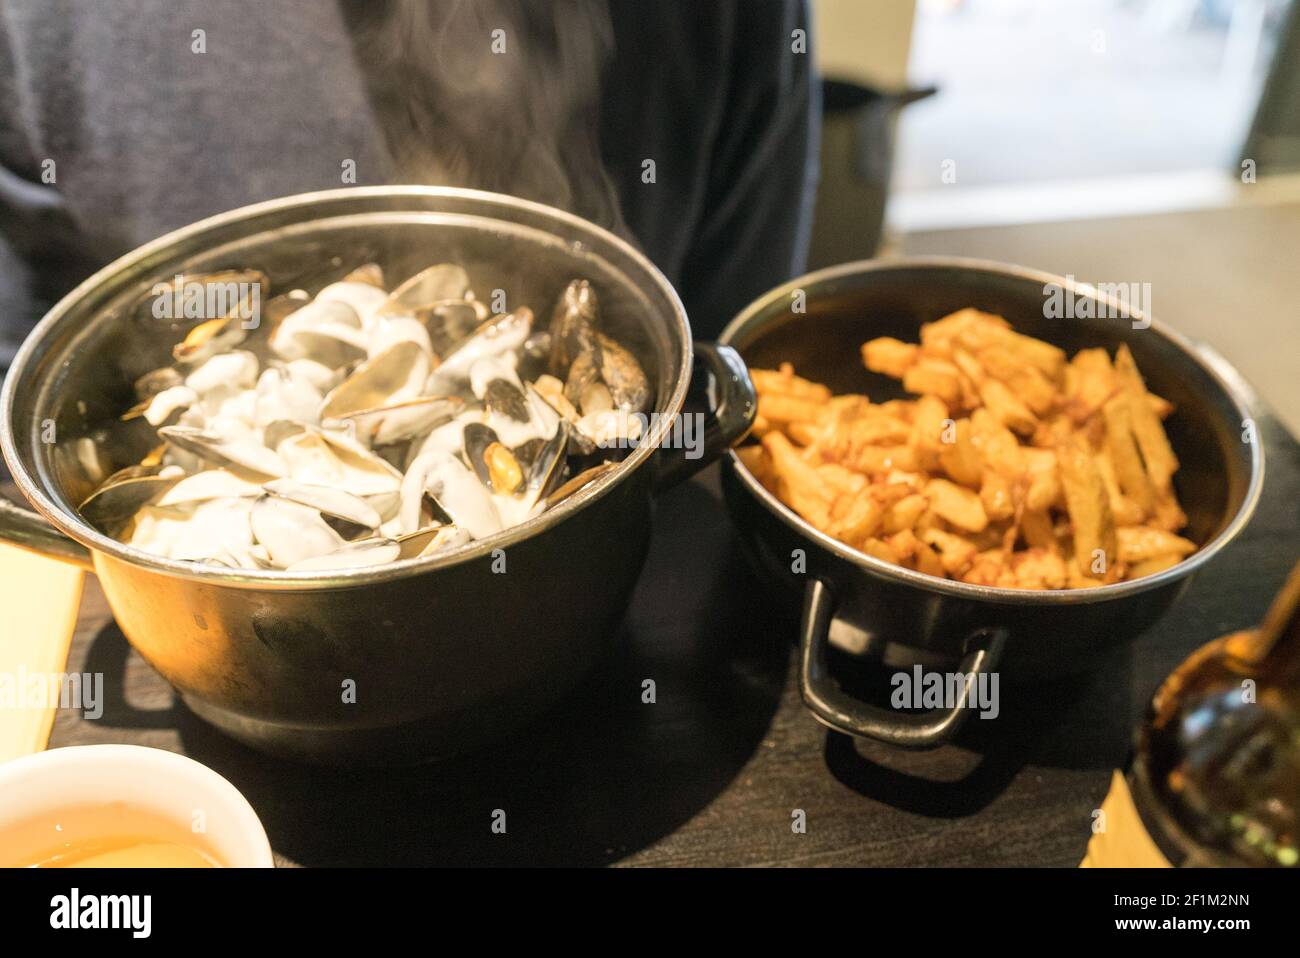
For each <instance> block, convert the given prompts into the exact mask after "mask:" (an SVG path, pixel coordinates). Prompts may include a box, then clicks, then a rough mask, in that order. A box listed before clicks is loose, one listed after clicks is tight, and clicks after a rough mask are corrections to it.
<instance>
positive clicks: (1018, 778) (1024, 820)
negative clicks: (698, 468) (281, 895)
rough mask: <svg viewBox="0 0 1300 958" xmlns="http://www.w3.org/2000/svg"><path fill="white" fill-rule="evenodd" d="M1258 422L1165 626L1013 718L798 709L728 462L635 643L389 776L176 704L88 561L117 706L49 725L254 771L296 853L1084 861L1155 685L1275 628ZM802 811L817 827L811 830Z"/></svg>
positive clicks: (1299, 496) (1279, 551)
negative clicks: (954, 736) (736, 518)
mask: <svg viewBox="0 0 1300 958" xmlns="http://www.w3.org/2000/svg"><path fill="white" fill-rule="evenodd" d="M1262 433H1263V436H1264V438H1265V443H1266V449H1267V456H1268V469H1267V481H1266V484H1265V489H1264V498H1263V501H1262V502H1261V504H1260V508H1259V511H1258V513H1257V514H1256V516H1255V519H1254V521H1253V522H1252V523H1251V525H1250V527H1249V528H1248V529H1247V530H1246V532H1245V533H1244V534H1243V535H1242V536H1241V537H1240V539H1239V540H1238V541H1237V542H1236V543H1234V544H1233V546H1232V547H1231V548H1229V549H1228V550H1227V551H1226V552H1225V553H1224V554H1223V555H1221V556H1220V557H1219V558H1218V559H1216V560H1215V561H1214V562H1213V563H1212V564H1211V565H1210V566H1209V567H1208V568H1206V569H1205V570H1204V571H1203V572H1202V573H1201V574H1200V576H1199V577H1198V578H1197V580H1196V581H1195V583H1194V584H1193V585H1192V587H1191V589H1190V590H1189V591H1188V593H1187V594H1186V595H1185V596H1184V598H1183V599H1182V600H1181V601H1180V602H1179V603H1178V605H1177V606H1176V607H1175V608H1174V609H1173V611H1171V612H1170V613H1169V614H1168V615H1167V616H1166V617H1165V619H1164V620H1163V621H1162V622H1160V623H1159V624H1158V625H1157V626H1156V627H1155V628H1154V629H1152V630H1151V631H1150V632H1149V633H1147V634H1146V635H1145V636H1143V637H1142V638H1141V639H1139V640H1138V642H1137V643H1136V645H1135V646H1133V647H1131V648H1130V649H1128V650H1126V651H1124V652H1123V653H1122V654H1120V655H1119V657H1117V658H1113V659H1111V660H1109V661H1106V662H1104V663H1102V666H1101V669H1100V670H1099V671H1098V672H1097V673H1096V674H1094V675H1093V676H1092V677H1090V678H1087V679H1083V680H1076V681H1072V682H1066V683H1056V684H1052V685H1048V686H1035V687H1011V688H1007V687H1005V686H1004V687H1003V688H1002V690H1001V693H1002V694H1001V715H1000V717H999V718H998V719H996V720H995V721H991V722H990V721H971V722H969V723H967V726H966V728H965V730H964V731H963V733H962V734H961V736H960V737H959V738H958V740H957V742H956V743H955V744H953V745H949V746H945V747H942V748H939V749H937V750H934V751H930V752H911V753H908V752H900V751H896V750H892V749H889V748H886V747H883V746H876V745H872V744H865V743H860V742H854V741H852V740H850V739H848V738H846V737H845V736H842V735H838V734H833V733H828V732H827V731H826V730H825V729H823V728H822V727H821V726H820V725H818V724H817V723H816V722H815V721H813V719H812V718H811V717H810V716H809V715H808V713H807V712H805V711H804V709H803V707H802V706H801V705H800V702H799V697H798V693H797V691H796V689H795V685H794V670H793V668H792V655H793V648H792V644H791V639H792V636H793V634H794V629H795V622H794V620H793V618H792V611H791V610H790V609H788V608H782V607H778V606H777V605H775V604H774V600H772V599H771V598H770V597H769V596H767V595H766V594H765V590H763V588H762V587H761V586H760V585H759V584H758V582H757V581H756V580H755V578H754V577H753V575H752V574H751V572H750V571H749V569H748V568H747V566H746V564H745V560H744V558H743V556H742V555H741V554H740V551H739V549H738V547H737V543H736V539H735V536H734V535H733V532H732V530H731V527H730V525H729V522H728V519H727V516H726V514H725V512H724V510H723V508H722V505H721V502H720V498H719V494H718V489H717V479H716V471H713V470H711V471H709V472H707V473H705V474H703V475H702V476H701V477H699V478H698V479H696V480H695V481H693V482H691V483H688V484H687V485H685V486H683V487H681V488H679V489H677V490H675V491H674V492H673V493H672V494H670V495H668V496H666V497H664V498H663V499H662V500H660V503H659V513H658V518H657V525H656V532H655V538H654V543H653V546H652V549H651V554H650V559H649V562H648V565H647V567H646V570H645V574H644V576H643V578H642V580H641V584H640V586H639V588H638V590H637V592H636V593H635V595H634V597H633V600H632V603H631V605H630V607H629V609H628V614H627V617H626V619H625V621H624V624H623V626H622V636H621V638H622V648H621V651H620V653H619V655H617V656H616V657H614V658H613V659H612V660H611V661H608V662H606V663H603V664H602V665H601V666H600V667H598V669H597V670H596V672H595V673H594V674H593V675H592V676H591V678H590V679H589V680H588V681H587V682H585V684H584V685H583V686H582V688H581V689H580V690H579V691H578V692H577V693H576V694H575V695H573V696H572V698H571V699H570V700H569V701H568V702H567V703H566V705H565V706H564V707H562V708H560V709H558V710H557V711H555V712H554V713H552V714H551V715H549V716H548V717H546V718H545V719H543V720H542V721H540V722H538V723H536V724H534V725H533V726H532V727H530V728H529V729H528V730H527V731H525V732H523V733H521V734H519V735H517V736H516V737H515V738H513V739H512V740H510V741H508V742H505V743H502V744H501V745H499V746H496V747H494V748H492V749H489V750H487V751H483V752H480V753H477V754H474V755H470V756H466V757H464V758H461V759H456V760H453V761H449V762H445V763H442V764H438V765H431V766H426V767H422V768H415V769H400V770H379V771H375V770H366V771H345V772H339V771H325V770H319V769H311V768H303V767H299V766H295V765H292V764H286V763H284V762H278V761H274V760H271V759H268V758H264V757H262V756H261V755H258V754H257V753H255V752H252V751H250V750H248V749H246V748H244V747H243V746H241V745H239V744H237V743H235V742H233V741H231V740H229V739H227V738H225V737H224V736H222V735H221V734H220V733H218V732H216V731H215V730H213V729H211V728H210V727H208V726H207V725H205V724H204V723H203V722H202V721H201V720H199V719H198V718H196V717H195V716H194V715H193V714H191V713H190V712H189V711H188V710H187V709H186V708H185V707H184V706H183V705H182V704H180V703H179V701H178V700H177V699H176V698H175V697H174V695H173V693H172V691H171V689H170V687H169V686H168V685H167V684H166V683H165V682H163V680H162V679H161V678H160V677H159V676H158V675H157V674H156V673H154V672H153V670H152V669H151V668H150V667H149V666H148V665H146V664H145V663H144V662H143V661H142V660H141V659H140V658H139V657H138V656H137V655H136V654H135V653H134V652H133V651H131V650H130V648H129V646H128V645H127V643H126V640H125V639H124V638H123V636H122V634H121V633H120V632H119V631H118V629H117V627H116V626H115V625H114V624H113V622H112V619H111V617H110V615H109V612H108V608H107V606H106V604H105V602H104V598H103V595H102V594H101V593H100V592H99V589H98V587H97V586H96V584H95V583H94V581H93V579H92V580H91V581H90V582H89V584H88V588H87V590H86V596H85V599H84V601H83V605H82V611H81V618H80V622H79V624H78V629H77V634H76V638H75V640H74V642H73V647H72V654H71V661H70V663H69V669H70V670H72V671H92V672H103V673H105V686H106V689H107V693H106V695H107V702H106V704H105V707H104V711H103V716H102V717H101V718H100V719H99V720H97V721H87V720H83V719H82V718H81V716H80V714H79V713H76V712H72V711H65V712H63V713H61V714H60V715H59V717H58V719H57V721H56V723H55V728H54V733H53V736H52V739H51V745H54V746H58V745H72V744H82V743H90V742H133V743H138V744H142V745H151V746H156V747H159V748H165V749H171V750H173V751H178V752H183V753H185V754H187V755H190V756H192V757H193V758H195V759H197V760H199V761H200V762H203V763H205V764H207V765H209V766H211V767H212V768H214V769H216V770H217V771H218V772H220V773H221V774H223V775H225V776H226V777H227V778H229V779H230V780H231V781H232V782H234V783H235V785H236V786H238V787H239V789H240V790H241V791H243V793H244V794H245V795H246V796H247V797H248V799H249V801H250V802H251V803H252V804H253V807H254V808H255V809H256V810H257V812H258V814H259V815H260V816H261V818H262V821H263V822H264V823H265V825H266V830H267V832H268V834H269V835H270V838H271V843H272V845H273V846H274V848H275V852H276V857H277V860H278V861H279V863H281V864H284V865H289V864H296V865H416V864H430V865H474V864H494V865H496V864H522V865H543V864H567V865H573V864H579V865H590V864H614V863H617V864H629V865H787V864H789V865H1060V866H1072V865H1075V864H1077V863H1078V861H1079V859H1080V858H1081V857H1082V855H1083V851H1084V846H1085V845H1086V843H1087V839H1088V835H1089V826H1090V823H1091V819H1090V815H1091V812H1092V810H1093V809H1094V808H1096V807H1097V805H1098V804H1099V803H1100V801H1101V799H1102V796H1103V795H1104V793H1105V791H1106V786H1107V780H1108V778H1109V775H1110V771H1111V769H1112V768H1114V767H1116V766H1117V765H1119V764H1121V763H1122V762H1123V761H1124V757H1125V753H1126V750H1127V747H1128V741H1129V735H1130V730H1131V729H1132V727H1133V725H1134V724H1135V722H1136V721H1137V718H1138V716H1139V715H1140V711H1141V709H1142V708H1143V706H1144V705H1145V703H1146V701H1147V699H1148V698H1149V697H1150V695H1151V693H1152V692H1153V691H1154V689H1155V687H1156V685H1157V683H1158V682H1159V681H1160V680H1161V679H1162V678H1163V677H1164V675H1165V674H1166V673H1168V672H1169V671H1170V670H1171V669H1172V668H1173V667H1174V665H1175V664H1177V663H1178V662H1179V661H1180V660H1181V659H1182V658H1183V657H1184V656H1185V655H1186V654H1187V653H1188V652H1189V651H1191V650H1192V649H1193V648H1195V647H1196V646H1197V645H1199V644H1201V643H1202V642H1205V641H1207V640H1209V639H1211V638H1213V637H1215V636H1218V635H1221V634H1223V633H1225V632H1229V631H1232V630H1235V629H1240V628H1244V627H1248V626H1251V625H1253V624H1255V623H1256V622H1257V621H1258V619H1259V618H1260V617H1261V614H1262V612H1263V610H1264V608H1265V606H1266V605H1267V603H1268V600H1269V598H1270V597H1271V596H1272V594H1273V593H1274V591H1275V590H1276V589H1277V588H1278V587H1279V586H1280V585H1281V583H1282V580H1283V578H1284V577H1285V575H1286V572H1287V570H1288V569H1289V567H1290V566H1291V564H1292V563H1293V562H1294V561H1295V559H1296V558H1297V554H1300V516H1298V514H1297V512H1298V505H1297V504H1298V503H1300V446H1298V445H1297V444H1296V443H1295V441H1294V440H1293V439H1292V438H1291V437H1290V436H1289V435H1288V434H1287V433H1286V432H1285V431H1284V430H1283V429H1282V427H1281V426H1280V425H1278V423H1277V422H1276V420H1274V419H1272V418H1271V417H1269V418H1268V419H1266V420H1265V421H1264V422H1263V428H1262ZM1042 641H1044V642H1050V641H1051V636H1046V635H1045V636H1042ZM647 678H649V679H653V680H654V681H655V685H656V693H657V694H656V702H655V703H654V704H645V703H643V702H642V682H643V680H645V679H647ZM495 809H502V810H504V811H505V812H506V824H507V830H506V833H505V834H504V835H500V834H493V832H492V830H491V827H490V825H491V821H492V815H493V811H494V810H495ZM796 809H802V810H803V811H804V813H805V814H806V819H807V830H806V833H803V834H797V833H795V832H794V831H793V830H792V828H791V822H792V815H793V813H794V811H795V810H796Z"/></svg>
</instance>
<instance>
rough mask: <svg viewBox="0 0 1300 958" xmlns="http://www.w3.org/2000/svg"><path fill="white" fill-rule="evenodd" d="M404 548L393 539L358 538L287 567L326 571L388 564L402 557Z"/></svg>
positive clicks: (298, 569)
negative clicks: (331, 550)
mask: <svg viewBox="0 0 1300 958" xmlns="http://www.w3.org/2000/svg"><path fill="white" fill-rule="evenodd" d="M401 553H402V549H401V546H399V545H398V544H397V542H395V541H394V540H392V539H381V538H377V537H376V538H371V539H358V540H357V541H356V542H349V543H347V544H345V545H343V546H340V547H339V548H337V549H335V550H334V551H333V552H326V553H325V554H324V555H318V556H312V557H310V558H307V559H301V560H299V561H298V562H295V563H294V564H293V565H291V566H288V567H286V570H285V571H287V572H325V571H330V570H342V569H357V568H362V567H364V566H375V565H387V564H388V563H390V562H396V561H397V560H398V559H399V558H400V557H401Z"/></svg>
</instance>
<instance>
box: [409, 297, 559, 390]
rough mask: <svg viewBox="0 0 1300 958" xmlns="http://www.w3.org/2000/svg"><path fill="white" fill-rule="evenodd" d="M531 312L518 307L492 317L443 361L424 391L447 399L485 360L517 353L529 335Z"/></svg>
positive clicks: (526, 308)
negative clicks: (475, 367)
mask: <svg viewBox="0 0 1300 958" xmlns="http://www.w3.org/2000/svg"><path fill="white" fill-rule="evenodd" d="M532 323H533V311H532V310H531V309H529V308H528V307H527V306H521V307H519V308H518V309H516V310H512V311H511V312H509V313H502V314H501V315H499V316H493V317H492V318H491V319H489V320H488V321H487V322H486V323H484V324H483V325H482V326H480V327H479V328H478V329H477V330H476V331H475V332H474V335H472V336H470V337H469V338H468V339H466V340H465V341H464V342H462V343H461V344H460V345H459V346H457V347H456V348H455V349H454V350H452V351H451V352H450V353H449V354H448V355H447V356H446V357H444V359H443V361H442V364H441V365H440V366H439V367H438V368H437V370H436V371H435V372H434V374H433V375H432V376H431V377H430V378H429V383H428V391H429V392H432V393H433V394H435V395H448V394H450V393H452V392H455V391H456V389H457V388H458V387H460V386H461V385H463V384H464V383H466V382H468V381H469V372H470V369H471V368H472V367H473V366H474V364H475V363H476V362H478V361H479V360H480V359H483V358H484V357H487V356H505V355H506V354H507V353H512V352H514V351H515V350H517V349H519V348H520V347H521V346H523V344H524V340H526V339H527V338H528V334H529V333H530V332H531V331H532Z"/></svg>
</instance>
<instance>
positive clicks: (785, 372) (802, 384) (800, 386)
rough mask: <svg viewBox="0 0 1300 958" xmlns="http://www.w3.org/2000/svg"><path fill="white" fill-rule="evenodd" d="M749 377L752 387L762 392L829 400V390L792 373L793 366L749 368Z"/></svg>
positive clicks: (813, 400)
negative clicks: (774, 368) (773, 368)
mask: <svg viewBox="0 0 1300 958" xmlns="http://www.w3.org/2000/svg"><path fill="white" fill-rule="evenodd" d="M749 377H750V379H752V380H753V381H754V388H755V389H757V390H758V392H759V393H760V394H762V393H772V394H780V395H783V396H791V397H793V398H795V399H808V400H811V401H812V402H818V403H824V402H829V401H830V398H831V391H830V389H829V388H827V387H826V386H823V385H822V384H821V383H815V382H813V381H812V380H810V379H802V378H800V377H799V376H796V375H795V374H794V367H793V366H791V365H790V364H789V363H782V364H781V368H780V369H776V370H772V369H751V370H750V371H749Z"/></svg>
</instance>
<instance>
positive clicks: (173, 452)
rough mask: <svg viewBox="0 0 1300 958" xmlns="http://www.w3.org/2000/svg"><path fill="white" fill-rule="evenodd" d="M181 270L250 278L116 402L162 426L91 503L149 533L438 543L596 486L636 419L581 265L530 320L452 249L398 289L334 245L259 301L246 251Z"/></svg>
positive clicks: (173, 551)
mask: <svg viewBox="0 0 1300 958" xmlns="http://www.w3.org/2000/svg"><path fill="white" fill-rule="evenodd" d="M186 280H187V282H198V283H200V285H201V286H202V287H203V288H205V289H206V288H208V287H209V286H211V285H213V284H215V283H217V282H224V283H241V282H244V283H254V284H256V285H255V286H234V287H230V290H233V291H234V292H232V293H231V295H232V296H233V297H234V298H233V299H232V298H230V297H227V299H226V300H225V301H224V303H225V305H223V306H222V308H221V309H220V310H219V311H218V312H217V313H216V314H214V315H211V316H210V317H204V316H202V315H189V314H186V318H187V319H194V320H200V322H198V323H197V324H196V325H193V326H192V327H191V328H189V330H188V332H187V334H186V335H185V337H184V339H183V341H182V342H180V343H179V344H177V346H176V347H175V349H174V350H173V355H174V358H175V363H174V364H173V365H171V366H166V367H163V368H161V369H157V370H153V371H152V372H149V373H146V374H145V375H144V376H141V377H140V378H139V379H138V380H137V381H136V383H135V405H134V406H132V408H131V409H130V410H128V411H127V413H126V414H124V416H123V418H124V419H135V420H140V425H139V426H138V427H136V426H133V427H132V428H133V429H136V428H138V429H142V430H144V429H150V428H151V429H152V430H153V432H150V433H149V435H150V436H153V433H154V432H156V442H149V441H148V440H146V441H145V442H142V443H141V448H142V449H144V448H151V451H150V452H149V453H148V455H147V456H146V458H145V459H144V460H143V461H141V462H140V463H139V464H138V465H135V466H130V467H128V468H126V469H123V470H119V471H118V472H116V473H114V474H113V475H111V476H109V477H108V478H107V479H106V480H104V481H103V482H102V483H101V484H100V485H99V487H98V488H96V489H95V490H94V491H93V492H92V493H91V495H90V496H89V497H88V498H87V499H86V500H85V502H83V503H82V506H81V511H82V515H83V516H84V517H85V518H86V520H87V521H89V522H91V523H93V524H94V525H96V526H97V527H98V528H100V529H102V530H104V531H105V532H106V533H108V534H110V535H115V536H117V537H118V538H120V539H122V540H123V541H125V542H128V543H130V544H131V545H133V546H135V547H136V548H140V549H143V550H146V551H149V552H152V553H155V554H157V555H161V556H164V557H167V558H170V559H176V560H184V561H192V562H200V563H207V564H210V565H215V566H219V567H222V568H232V569H279V570H288V571H292V572H324V571H337V570H345V569H351V568H362V567H366V566H373V565H382V564H385V563H389V562H394V561H401V560H406V559H414V558H418V557H425V556H429V555H434V554H437V553H441V552H443V551H446V550H449V549H454V548H457V547H459V546H461V545H464V544H466V543H468V542H472V541H474V540H479V539H484V538H487V537H489V536H492V535H494V534H496V533H497V532H500V531H502V530H503V529H506V528H509V527H511V526H514V525H517V524H519V523H521V522H524V521H526V520H528V519H530V518H532V517H533V516H536V515H538V514H540V513H541V512H543V511H544V510H545V509H547V508H550V507H552V506H553V505H555V504H557V503H559V502H561V501H563V500H564V499H565V498H567V497H569V496H571V495H573V494H574V493H575V492H577V491H578V490H581V489H584V488H586V487H587V485H588V484H589V483H591V482H594V481H596V480H597V479H599V478H600V477H601V476H603V475H605V474H606V473H608V472H609V471H611V470H613V469H614V468H615V466H616V463H615V460H616V459H617V458H619V456H620V453H619V452H618V451H617V450H618V449H619V448H621V447H623V446H625V445H626V443H625V440H627V439H628V438H629V437H630V438H636V437H639V435H640V431H639V428H638V426H637V424H638V422H643V420H638V419H637V417H636V415H635V414H637V413H640V412H642V411H643V410H644V409H645V408H647V406H648V404H649V401H650V392H649V386H648V383H647V380H646V377H645V374H644V371H643V370H642V368H641V366H640V364H639V363H638V362H637V360H636V358H635V357H634V356H633V354H632V353H631V352H630V351H629V350H628V349H627V348H625V347H624V346H623V345H622V344H620V343H618V342H616V341H615V340H614V339H612V338H611V337H610V336H609V333H608V330H606V329H604V328H603V326H602V322H601V317H600V313H599V309H598V304H597V300H596V293H595V290H594V288H593V287H592V286H591V285H590V284H589V283H587V282H586V281H581V280H578V281H575V282H573V283H570V284H569V285H568V286H567V287H566V288H565V289H564V290H563V292H562V294H561V296H560V298H559V302H558V304H557V305H556V306H555V308H554V310H553V313H552V318H551V323H550V324H549V328H546V329H537V328H534V316H533V312H532V310H531V309H529V308H528V307H526V306H518V307H516V308H515V309H513V310H512V311H510V312H500V313H497V314H495V315H493V314H492V311H491V310H490V309H489V307H488V305H487V300H485V299H482V298H480V297H479V296H477V295H476V294H475V292H474V290H473V288H472V286H471V279H470V276H469V274H468V273H467V272H466V271H465V269H464V268H463V267H461V266H460V265H458V264H454V263H440V264H435V265H432V266H429V267H427V268H425V269H423V270H420V271H419V272H417V273H415V274H414V275H413V276H411V277H409V278H408V279H406V280H405V281H404V282H402V283H400V284H399V285H398V286H397V287H396V288H394V289H392V290H391V291H389V290H388V289H387V288H386V286H385V280H384V274H383V270H382V269H381V268H380V267H379V266H378V265H377V264H374V263H369V264H366V265H363V266H359V267H357V268H355V269H352V270H351V271H350V272H344V271H343V269H341V268H339V265H338V263H337V262H335V263H334V264H333V265H332V266H330V267H329V268H328V269H323V270H319V271H317V272H316V274H315V278H314V279H308V278H306V277H305V276H298V277H295V278H294V280H293V282H294V287H293V288H288V289H282V290H279V291H277V293H276V295H274V296H269V298H267V299H265V301H264V302H263V301H262V300H261V296H262V294H264V293H269V292H270V289H269V281H268V279H267V277H266V276H264V275H263V274H261V273H259V272H257V271H254V270H247V271H233V270H232V271H227V272H225V273H217V274H209V275H208V276H206V277H199V276H196V277H188V278H186ZM299 286H303V287H306V288H305V289H304V288H298V287H299ZM309 289H316V290H317V291H316V292H315V294H314V295H313V294H312V293H311V292H309V291H308V290H309ZM254 297H256V299H255V300H254ZM493 297H494V298H493V300H492V301H493V302H497V299H496V298H495V297H496V293H495V291H494V292H493ZM259 304H260V308H261V312H260V316H258V315H257V314H255V313H251V307H252V306H254V305H259ZM259 319H260V322H259ZM629 419H630V421H631V425H628V424H627V422H628V420H629ZM99 475H103V471H102V470H101V471H100V473H99Z"/></svg>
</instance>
